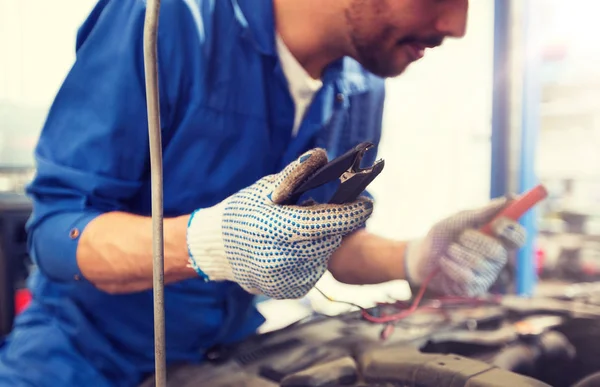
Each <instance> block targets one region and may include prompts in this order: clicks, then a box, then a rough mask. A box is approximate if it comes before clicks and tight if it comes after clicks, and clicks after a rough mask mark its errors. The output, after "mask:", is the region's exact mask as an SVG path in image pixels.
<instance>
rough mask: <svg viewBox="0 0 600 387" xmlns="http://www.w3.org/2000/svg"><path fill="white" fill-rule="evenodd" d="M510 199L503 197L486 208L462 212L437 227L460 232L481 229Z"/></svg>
mask: <svg viewBox="0 0 600 387" xmlns="http://www.w3.org/2000/svg"><path fill="white" fill-rule="evenodd" d="M507 204H508V199H507V198H504V197H501V198H497V199H494V200H492V201H491V202H490V203H488V204H487V205H486V206H485V207H482V208H477V209H471V210H465V211H461V212H459V213H457V214H455V215H452V216H450V217H448V218H446V219H444V220H443V221H442V222H440V223H439V224H438V225H437V226H436V227H439V228H442V229H445V230H453V231H454V232H460V231H462V230H464V229H466V228H480V227H482V226H483V225H485V224H486V223H488V222H490V221H491V220H492V219H493V218H494V217H495V216H496V215H497V214H498V213H499V212H500V211H501V210H502V209H503V208H504V207H505V206H506V205H507Z"/></svg>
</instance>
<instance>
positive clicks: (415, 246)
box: [404, 238, 424, 285]
mask: <svg viewBox="0 0 600 387" xmlns="http://www.w3.org/2000/svg"><path fill="white" fill-rule="evenodd" d="M423 242H424V238H420V239H413V240H410V241H408V242H407V243H406V248H405V250H404V274H405V276H406V280H407V281H408V282H409V284H411V285H420V284H421V283H422V282H423V275H422V273H423V267H422V266H423V264H424V262H423V258H424V254H423V252H422V250H423Z"/></svg>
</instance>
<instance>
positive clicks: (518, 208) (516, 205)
mask: <svg viewBox="0 0 600 387" xmlns="http://www.w3.org/2000/svg"><path fill="white" fill-rule="evenodd" d="M547 196H548V191H547V190H546V188H545V187H544V186H543V185H541V184H540V185H538V186H536V187H534V188H533V189H531V190H530V191H528V192H526V193H525V194H523V195H521V196H520V197H518V198H516V199H514V200H512V201H511V202H510V203H509V204H508V206H506V207H505V208H504V209H503V210H502V211H500V213H498V215H496V217H495V218H494V219H492V221H491V222H489V223H488V224H486V225H485V226H483V227H482V228H481V232H483V233H484V234H487V235H492V224H493V223H494V221H495V220H496V219H498V218H509V219H511V220H514V221H518V220H519V219H520V218H521V217H522V216H523V215H524V214H525V213H526V212H527V211H529V210H530V209H532V208H533V207H534V206H535V205H536V204H538V203H539V202H541V201H542V200H544V199H545V198H546V197H547Z"/></svg>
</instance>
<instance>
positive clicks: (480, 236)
mask: <svg viewBox="0 0 600 387" xmlns="http://www.w3.org/2000/svg"><path fill="white" fill-rule="evenodd" d="M458 243H459V244H460V245H462V246H464V247H465V248H467V249H470V250H473V251H474V252H476V253H477V254H479V255H480V256H482V257H484V258H486V259H489V260H494V261H496V262H498V263H499V264H501V265H504V264H506V262H507V259H508V252H507V251H506V248H505V247H504V246H503V245H502V243H501V242H500V241H499V240H497V239H495V238H493V237H490V236H488V235H485V234H484V233H482V232H479V231H477V230H473V229H468V230H465V231H464V232H463V233H462V234H461V235H460V237H459V239H458Z"/></svg>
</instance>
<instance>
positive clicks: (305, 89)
mask: <svg viewBox="0 0 600 387" xmlns="http://www.w3.org/2000/svg"><path fill="white" fill-rule="evenodd" d="M276 40H277V53H278V55H279V61H280V62H281V68H282V70H283V73H284V74H285V77H286V78H287V81H288V86H289V89H290V94H291V95H292V99H293V100H294V105H295V107H296V110H295V111H296V113H295V118H294V127H293V129H292V137H296V135H297V134H298V129H299V128H300V123H301V122H302V119H303V118H304V115H305V114H306V109H308V107H309V106H310V103H311V102H312V99H313V97H314V95H315V94H316V93H317V92H318V91H319V89H321V87H322V86H323V82H322V81H321V80H318V79H313V78H312V77H311V76H310V75H309V74H308V73H307V72H306V70H305V69H304V67H302V65H301V64H300V63H299V62H298V61H297V60H296V58H295V57H294V56H293V55H292V53H291V52H290V50H289V49H288V48H287V46H286V45H285V43H284V42H283V40H282V39H281V36H279V34H277V35H276Z"/></svg>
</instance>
